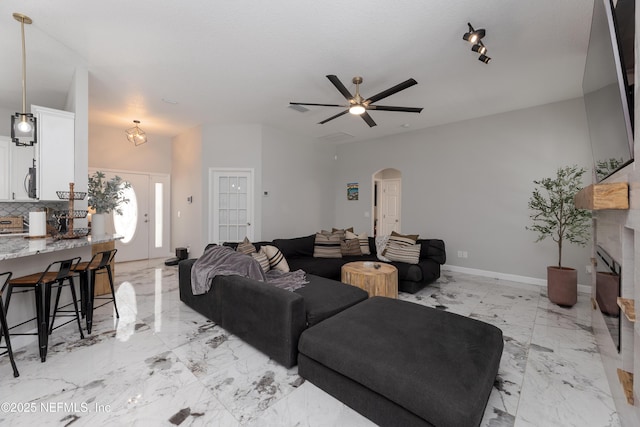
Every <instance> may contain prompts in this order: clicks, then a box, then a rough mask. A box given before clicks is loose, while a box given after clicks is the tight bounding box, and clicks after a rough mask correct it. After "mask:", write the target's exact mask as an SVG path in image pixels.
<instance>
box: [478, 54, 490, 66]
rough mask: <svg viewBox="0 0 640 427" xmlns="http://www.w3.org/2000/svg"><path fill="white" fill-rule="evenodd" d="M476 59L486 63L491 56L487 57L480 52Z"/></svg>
mask: <svg viewBox="0 0 640 427" xmlns="http://www.w3.org/2000/svg"><path fill="white" fill-rule="evenodd" d="M478 61H480V62H484V63H485V64H488V63H489V61H491V58H489V57H488V56H487V55H484V54H482V55H480V56H479V57H478Z"/></svg>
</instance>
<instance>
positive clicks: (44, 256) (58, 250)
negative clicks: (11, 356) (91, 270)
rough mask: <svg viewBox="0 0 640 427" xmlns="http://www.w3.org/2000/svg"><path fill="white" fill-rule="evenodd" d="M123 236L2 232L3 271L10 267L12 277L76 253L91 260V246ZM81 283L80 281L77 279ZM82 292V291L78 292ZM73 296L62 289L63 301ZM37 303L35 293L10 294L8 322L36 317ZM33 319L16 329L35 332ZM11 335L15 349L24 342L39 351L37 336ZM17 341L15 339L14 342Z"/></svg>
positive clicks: (0, 268)
mask: <svg viewBox="0 0 640 427" xmlns="http://www.w3.org/2000/svg"><path fill="white" fill-rule="evenodd" d="M122 238H123V237H122V236H120V235H117V234H106V235H104V236H100V237H99V238H95V237H92V236H86V237H80V238H77V239H60V240H55V239H52V238H46V239H29V238H25V237H24V236H1V237H0V272H6V271H10V272H12V273H13V277H14V278H15V277H19V276H23V275H26V274H31V273H36V272H39V271H43V270H44V269H45V268H46V267H47V265H49V264H50V263H51V262H54V261H59V260H63V259H70V258H74V257H81V258H82V260H83V261H89V260H90V259H91V255H92V250H91V249H92V247H96V246H99V244H105V243H109V242H114V241H116V240H120V239H122ZM75 282H76V283H75V285H76V286H78V285H79V281H78V280H76V281H75ZM78 295H79V292H78ZM70 301H71V298H67V295H66V294H65V293H63V296H62V298H61V299H60V303H61V305H64V304H66V303H69V302H70ZM35 313H36V307H35V303H34V298H33V295H32V294H30V293H28V292H27V293H24V294H14V295H13V296H12V297H11V306H10V307H9V310H8V313H7V320H8V323H9V326H12V325H16V324H19V323H21V322H23V321H26V320H27V319H30V318H32V317H34V315H35ZM34 326H35V325H34V324H33V322H29V323H27V324H26V325H25V326H24V328H25V329H24V330H18V331H17V332H33V331H34V329H33V328H34ZM14 338H15V340H14V339H13V338H12V340H11V341H12V342H11V344H12V346H13V347H14V351H15V349H17V348H20V347H22V346H25V345H27V346H29V349H30V351H31V350H34V348H35V351H36V354H37V346H32V342H33V341H34V340H35V337H31V336H28V337H27V336H24V337H23V336H16V337H14ZM14 341H15V343H14Z"/></svg>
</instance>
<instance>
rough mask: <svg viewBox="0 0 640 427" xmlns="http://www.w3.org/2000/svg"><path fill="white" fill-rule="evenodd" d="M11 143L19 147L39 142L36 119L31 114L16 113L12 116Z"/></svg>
mask: <svg viewBox="0 0 640 427" xmlns="http://www.w3.org/2000/svg"><path fill="white" fill-rule="evenodd" d="M11 141H13V143H15V144H16V145H17V146H19V147H26V146H32V145H33V144H36V143H37V142H38V135H37V132H36V118H35V117H33V114H31V113H15V114H14V115H12V116H11Z"/></svg>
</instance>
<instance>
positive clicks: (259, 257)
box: [251, 248, 271, 273]
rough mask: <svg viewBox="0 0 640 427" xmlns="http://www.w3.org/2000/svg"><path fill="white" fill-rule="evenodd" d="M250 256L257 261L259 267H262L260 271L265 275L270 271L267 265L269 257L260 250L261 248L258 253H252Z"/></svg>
mask: <svg viewBox="0 0 640 427" xmlns="http://www.w3.org/2000/svg"><path fill="white" fill-rule="evenodd" d="M251 256H252V257H253V259H255V260H256V261H258V263H260V267H262V271H264V272H265V273H266V272H267V271H269V270H271V265H270V264H269V257H268V256H267V254H266V253H265V252H264V251H263V250H262V248H261V249H260V252H254V253H252V254H251Z"/></svg>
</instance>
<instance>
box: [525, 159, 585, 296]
mask: <svg viewBox="0 0 640 427" xmlns="http://www.w3.org/2000/svg"><path fill="white" fill-rule="evenodd" d="M585 172H586V169H584V168H578V166H577V165H573V166H566V167H564V168H559V169H558V170H557V172H556V177H555V178H544V179H541V180H538V181H533V183H534V184H536V185H537V187H536V188H535V189H534V190H533V195H532V196H531V198H530V199H529V209H530V210H531V215H530V218H531V220H532V221H533V225H531V226H530V227H527V229H528V230H532V231H535V232H536V233H538V239H537V240H536V242H539V241H541V240H544V239H546V238H551V239H552V240H553V241H554V242H556V243H557V245H558V265H557V266H549V267H547V293H548V295H549V300H550V301H551V302H553V303H555V304H558V305H563V306H573V305H574V304H575V303H576V302H577V298H578V272H577V270H576V269H575V268H570V267H564V266H563V265H562V248H563V245H564V243H565V242H569V243H574V244H577V245H580V246H585V245H586V244H587V242H588V241H589V239H590V237H591V222H590V221H589V219H590V218H591V212H589V211H586V210H584V209H578V208H576V206H575V205H574V197H575V195H576V194H577V193H578V191H580V189H581V187H582V176H583V175H584V174H585Z"/></svg>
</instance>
